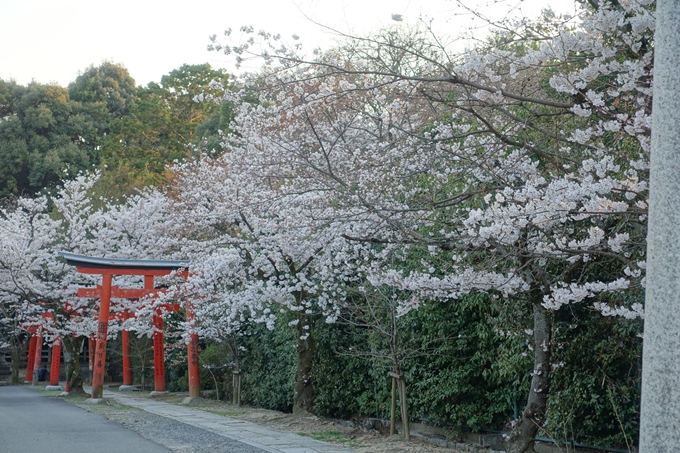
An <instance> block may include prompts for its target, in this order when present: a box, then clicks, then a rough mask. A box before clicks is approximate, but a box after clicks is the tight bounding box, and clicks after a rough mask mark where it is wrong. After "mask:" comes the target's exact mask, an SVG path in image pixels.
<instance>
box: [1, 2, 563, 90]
mask: <svg viewBox="0 0 680 453" xmlns="http://www.w3.org/2000/svg"><path fill="white" fill-rule="evenodd" d="M491 1H493V0H491ZM466 2H467V4H469V5H477V4H482V3H486V2H487V0H466ZM565 2H566V3H569V4H570V6H571V3H572V2H570V1H569V0H564V1H563V2H562V3H565ZM548 3H552V4H554V5H559V3H560V2H557V1H556V0H551V1H550V2H548V1H546V0H524V1H521V0H508V1H507V5H505V6H504V7H498V6H494V7H493V8H492V9H491V10H492V11H494V12H495V13H499V12H500V11H506V10H507V9H508V7H520V8H521V9H522V11H523V12H524V13H525V14H526V15H529V16H535V15H537V14H538V12H539V11H540V8H542V7H544V6H545V5H546V4H548ZM571 9H572V10H573V6H571ZM455 11H456V10H455V2H454V1H452V0H237V1H234V0H232V1H225V0H222V1H217V0H190V1H176V2H173V1H171V0H170V1H169V0H165V1H159V0H117V1H115V2H114V1H109V2H102V1H97V0H0V78H2V79H5V80H7V79H15V80H16V81H17V82H18V83H20V84H27V83H29V82H30V81H31V80H36V81H37V82H40V83H49V82H56V83H57V84H59V85H62V86H67V85H68V83H70V82H72V81H73V80H75V78H76V77H77V76H78V73H79V71H83V70H84V69H86V68H87V67H88V66H90V65H92V64H94V65H95V66H97V65H99V64H100V63H101V62H102V61H104V60H109V61H113V62H115V63H120V64H123V65H124V66H125V67H127V69H128V70H129V71H130V74H131V75H132V77H133V78H134V79H135V81H136V82H137V84H138V85H146V84H147V83H149V82H151V81H156V82H158V81H160V78H161V77H162V76H163V75H164V74H167V73H169V72H170V71H172V70H173V69H176V68H178V67H180V66H181V65H182V64H184V63H188V64H200V63H206V62H207V63H210V64H211V65H212V66H213V67H224V68H227V69H228V70H229V72H234V71H235V69H234V66H233V62H232V61H230V60H229V59H228V57H226V56H224V55H222V54H221V53H217V52H208V51H207V50H206V46H207V45H208V43H209V39H208V37H209V36H210V35H212V34H217V35H218V37H223V31H224V30H225V29H226V28H232V29H234V30H238V28H239V27H241V26H242V25H252V26H253V27H254V28H255V29H256V30H260V29H264V30H267V31H269V32H271V33H280V34H281V35H282V36H290V35H292V34H293V33H296V34H298V35H299V36H300V37H301V41H302V42H303V43H305V46H306V47H307V48H310V49H311V48H313V47H315V46H317V45H321V46H322V47H325V46H330V45H331V43H332V37H331V36H329V34H328V33H324V31H323V29H322V28H321V27H319V26H318V25H316V24H314V23H313V22H312V21H316V22H318V23H321V24H324V25H326V26H329V27H332V28H335V29H338V30H341V31H343V32H346V31H354V32H358V33H362V32H368V31H370V30H372V29H378V28H380V27H381V26H385V25H390V24H396V23H397V22H394V21H393V20H392V14H401V15H402V16H403V22H399V23H400V24H408V23H414V22H417V21H418V20H419V18H420V17H426V18H429V19H433V20H434V22H433V25H434V27H435V28H436V29H438V30H442V31H443V33H447V34H449V35H455V34H456V30H458V29H462V28H463V27H467V26H469V25H470V24H471V23H472V22H471V18H470V17H469V16H460V15H457V14H456V13H455ZM310 19H311V20H310ZM478 22H479V21H478Z"/></svg>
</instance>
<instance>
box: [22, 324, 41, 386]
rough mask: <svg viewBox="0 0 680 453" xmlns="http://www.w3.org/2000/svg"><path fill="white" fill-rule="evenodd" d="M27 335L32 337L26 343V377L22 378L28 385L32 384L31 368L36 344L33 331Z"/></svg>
mask: <svg viewBox="0 0 680 453" xmlns="http://www.w3.org/2000/svg"><path fill="white" fill-rule="evenodd" d="M36 330H37V329H36ZM29 333H32V335H31V340H30V341H29V343H28V357H27V358H26V377H25V378H24V382H25V383H26V384H30V383H32V382H33V366H34V365H35V348H36V345H37V344H38V335H37V332H36V331H34V332H29Z"/></svg>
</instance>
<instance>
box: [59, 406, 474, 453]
mask: <svg viewBox="0 0 680 453" xmlns="http://www.w3.org/2000/svg"><path fill="white" fill-rule="evenodd" d="M134 396H135V398H140V397H145V395H144V394H141V393H139V394H135V395H134ZM182 398H183V396H181V395H174V394H168V395H163V396H156V397H155V399H156V400H158V401H164V402H167V403H170V404H178V403H179V402H180V401H181V400H182ZM69 399H70V400H71V402H73V403H75V404H77V405H78V406H80V407H82V408H83V409H85V410H88V411H90V412H96V413H100V414H103V415H105V416H106V417H108V418H109V419H111V420H114V421H117V422H119V423H121V424H122V425H123V426H125V427H126V428H129V429H131V430H133V431H136V432H137V433H139V434H140V435H141V436H143V437H145V438H147V439H150V440H152V441H154V442H157V443H159V444H161V445H163V446H165V447H167V448H169V449H171V450H173V451H177V452H187V453H188V452H192V453H193V452H195V453H204V452H205V453H223V452H225V453H262V450H260V449H257V448H255V447H252V446H250V445H246V444H242V443H240V442H237V441H234V440H232V439H229V438H226V437H222V436H219V435H217V434H214V433H212V432H210V431H206V430H203V429H201V428H196V427H193V426H191V425H185V424H183V423H180V422H177V421H174V420H171V419H167V418H164V417H161V416H158V415H155V414H150V413H148V412H145V411H143V410H141V409H137V408H133V407H130V406H124V405H121V404H118V403H117V402H115V401H113V400H109V401H110V404H108V405H89V404H85V403H84V398H83V399H82V400H74V399H71V398H69ZM191 407H192V408H194V409H201V410H205V411H208V412H212V413H214V414H219V415H224V416H227V417H231V418H238V419H242V420H249V421H251V422H255V423H258V424H260V425H264V426H267V427H269V428H274V429H278V430H281V431H289V432H294V433H296V434H301V435H304V436H309V437H312V438H314V439H317V440H321V441H325V442H330V443H333V444H336V445H339V446H342V447H345V448H349V449H351V450H353V451H355V452H357V453H458V452H459V451H460V450H456V449H450V448H442V447H437V446H435V445H432V444H429V443H428V442H424V441H423V440H421V439H419V438H417V437H412V438H411V441H410V442H404V441H403V440H402V439H401V436H393V437H389V436H385V435H381V434H380V433H379V432H378V431H375V430H373V429H365V428H361V427H353V426H348V425H347V424H345V423H343V422H340V421H338V420H330V419H325V418H323V417H316V416H313V415H312V416H309V415H308V416H300V415H293V414H284V413H281V412H277V411H271V410H267V409H259V408H254V407H247V406H246V407H244V406H241V407H234V406H232V405H231V404H228V403H224V402H221V401H219V402H218V401H214V400H209V399H205V400H202V401H201V402H199V403H198V404H192V406H191ZM463 451H474V450H468V449H465V450H463Z"/></svg>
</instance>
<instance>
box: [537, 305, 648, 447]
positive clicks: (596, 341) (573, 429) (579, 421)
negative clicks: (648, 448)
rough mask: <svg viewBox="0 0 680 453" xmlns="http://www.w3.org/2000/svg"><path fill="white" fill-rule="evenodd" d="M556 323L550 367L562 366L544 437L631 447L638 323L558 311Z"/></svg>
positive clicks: (637, 372)
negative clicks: (550, 436) (550, 435)
mask: <svg viewBox="0 0 680 453" xmlns="http://www.w3.org/2000/svg"><path fill="white" fill-rule="evenodd" d="M558 320H559V324H558V326H557V329H556V334H555V342H556V346H557V347H556V348H555V350H554V351H555V352H554V359H553V362H554V363H556V364H559V365H562V364H564V366H559V367H557V368H556V369H555V371H554V373H553V388H552V392H551V398H550V402H549V411H550V414H551V415H550V417H549V420H548V422H549V423H548V427H547V429H546V431H547V432H549V433H550V434H552V435H553V436H555V437H557V438H560V439H569V440H570V439H574V440H576V441H578V442H581V443H587V444H598V445H613V446H618V447H620V448H626V443H628V444H629V445H635V443H636V439H637V436H638V422H639V401H640V373H641V368H640V367H641V360H640V358H641V353H642V340H641V339H640V338H639V337H638V334H639V333H640V332H641V330H642V321H641V320H635V321H627V320H623V319H620V318H611V317H603V316H602V315H601V314H600V313H597V312H593V311H592V310H589V309H588V308H587V307H584V306H574V307H571V309H570V310H568V311H567V310H564V311H561V312H560V313H558ZM624 432H625V437H624ZM626 437H627V439H626Z"/></svg>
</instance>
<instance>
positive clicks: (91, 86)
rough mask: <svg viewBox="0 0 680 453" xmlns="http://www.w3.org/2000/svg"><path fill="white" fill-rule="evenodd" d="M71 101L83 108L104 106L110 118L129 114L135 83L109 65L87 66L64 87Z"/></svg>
mask: <svg viewBox="0 0 680 453" xmlns="http://www.w3.org/2000/svg"><path fill="white" fill-rule="evenodd" d="M68 92H69V95H70V96H71V99H72V100H74V101H78V102H81V103H83V104H92V103H94V104H100V103H101V104H104V105H105V106H106V109H107V110H108V111H109V113H110V114H111V115H112V116H113V117H114V118H120V117H122V116H124V115H127V114H128V113H129V110H128V109H129V107H130V104H131V103H132V102H134V100H135V98H136V96H137V87H136V85H135V79H133V78H132V77H131V76H130V73H129V72H128V70H127V69H126V68H125V67H124V66H122V65H119V64H115V63H112V62H109V61H105V62H103V63H102V64H101V65H99V66H97V67H95V66H94V65H92V66H90V67H89V68H87V69H86V70H85V72H83V73H82V74H80V75H79V76H78V77H77V78H76V81H75V82H72V83H70V84H69V86H68Z"/></svg>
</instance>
